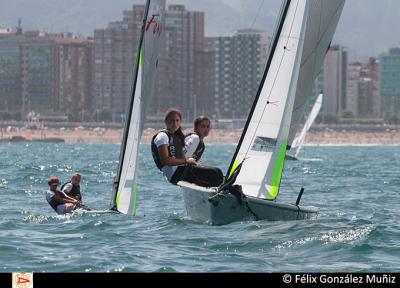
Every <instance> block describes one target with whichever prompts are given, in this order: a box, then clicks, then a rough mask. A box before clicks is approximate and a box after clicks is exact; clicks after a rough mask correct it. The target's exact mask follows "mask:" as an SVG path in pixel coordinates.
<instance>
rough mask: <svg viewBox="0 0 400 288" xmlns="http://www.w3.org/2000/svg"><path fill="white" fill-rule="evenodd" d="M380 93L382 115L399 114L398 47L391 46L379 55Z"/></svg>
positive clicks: (399, 65) (399, 69) (399, 70)
mask: <svg viewBox="0 0 400 288" xmlns="http://www.w3.org/2000/svg"><path fill="white" fill-rule="evenodd" d="M380 66H381V72H380V80H381V83H380V84H381V85H380V94H381V100H382V107H381V108H382V115H383V117H384V118H386V119H388V118H390V117H394V116H396V117H399V116H400V48H392V49H390V50H389V53H387V54H384V55H382V56H381V57H380Z"/></svg>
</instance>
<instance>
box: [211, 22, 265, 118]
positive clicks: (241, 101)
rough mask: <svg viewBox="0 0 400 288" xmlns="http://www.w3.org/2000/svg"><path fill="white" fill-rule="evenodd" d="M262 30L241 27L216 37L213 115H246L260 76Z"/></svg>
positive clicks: (234, 116) (224, 116)
mask: <svg viewBox="0 0 400 288" xmlns="http://www.w3.org/2000/svg"><path fill="white" fill-rule="evenodd" d="M264 39H266V37H265V35H264V34H263V32H262V31H259V30H254V29H246V30H240V31H238V32H236V33H235V34H234V35H233V36H224V37H217V38H216V40H215V99H214V105H213V106H214V111H213V114H212V115H213V117H215V118H219V119H221V118H229V119H238V118H239V119H240V118H247V115H248V113H249V111H250V108H251V105H252V103H253V99H254V97H255V95H256V93H257V89H258V87H259V85H260V81H261V78H262V73H263V67H264V65H265V64H264V65H262V64H260V63H261V62H262V61H261V59H262V58H261V57H262V55H263V54H262V50H261V49H262V43H265V40H264Z"/></svg>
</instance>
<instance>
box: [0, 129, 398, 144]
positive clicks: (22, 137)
mask: <svg viewBox="0 0 400 288" xmlns="http://www.w3.org/2000/svg"><path fill="white" fill-rule="evenodd" d="M189 132H190V130H189V129H186V130H184V133H189ZM155 133H157V130H155V129H150V128H148V129H145V130H144V131H143V135H142V141H141V142H142V143H146V144H148V143H150V141H151V138H152V137H153V135H154V134H155ZM240 135H241V130H240V129H239V130H227V129H212V130H211V131H210V134H209V136H208V137H207V138H206V139H205V142H206V143H208V144H211V143H212V144H218V143H221V144H235V143H237V142H238V141H239V139H240ZM122 136H123V129H105V128H102V129H92V130H85V129H73V130H60V129H43V130H30V129H18V128H10V129H1V132H0V140H1V141H2V142H21V141H28V142H29V141H32V142H36V141H37V142H64V143H67V144H75V143H85V144H119V143H121V140H122ZM305 144H312V145H320V144H321V145H322V144H323V145H326V144H327V145H335V144H337V145H344V144H348V145H399V144H400V131H397V130H390V129H385V130H382V131H352V130H342V131H334V130H332V129H325V130H319V129H315V130H313V129H311V130H310V131H309V133H308V134H307V137H306V141H305Z"/></svg>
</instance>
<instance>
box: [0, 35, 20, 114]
mask: <svg viewBox="0 0 400 288" xmlns="http://www.w3.org/2000/svg"><path fill="white" fill-rule="evenodd" d="M7 31H8V29H7V30H5V29H4V31H0V107H1V108H0V110H11V111H16V110H19V109H21V105H22V97H21V88H22V87H21V37H17V36H16V35H15V33H11V32H7Z"/></svg>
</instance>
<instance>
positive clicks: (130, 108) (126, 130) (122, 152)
mask: <svg viewBox="0 0 400 288" xmlns="http://www.w3.org/2000/svg"><path fill="white" fill-rule="evenodd" d="M149 6H150V0H147V1H146V7H145V11H144V15H143V22H142V28H141V32H140V38H139V45H138V49H137V55H136V64H135V70H134V74H133V75H134V80H133V85H132V89H131V97H130V101H129V106H128V115H127V117H126V119H125V127H124V135H123V138H122V142H121V150H120V157H119V163H118V170H117V175H116V176H115V178H114V183H113V193H112V204H111V209H112V210H116V197H117V191H118V188H119V182H120V178H121V171H122V164H123V160H124V157H125V150H126V142H127V140H128V134H129V125H130V122H131V118H132V111H133V104H134V100H135V99H134V98H135V91H136V86H137V80H138V71H139V65H140V61H141V57H142V45H143V39H144V32H145V29H146V20H147V15H148V13H149Z"/></svg>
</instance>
